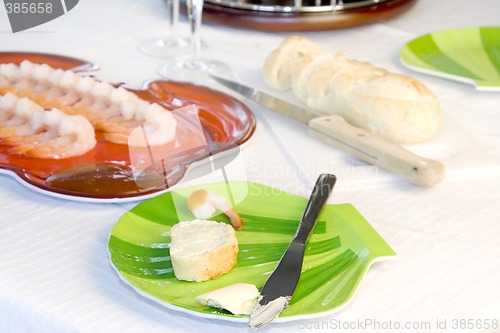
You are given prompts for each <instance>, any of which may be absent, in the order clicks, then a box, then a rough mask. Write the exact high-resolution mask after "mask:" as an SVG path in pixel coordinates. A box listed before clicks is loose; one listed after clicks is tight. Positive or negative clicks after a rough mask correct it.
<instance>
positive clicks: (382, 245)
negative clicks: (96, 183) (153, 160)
mask: <svg viewBox="0 0 500 333" xmlns="http://www.w3.org/2000/svg"><path fill="white" fill-rule="evenodd" d="M230 184H231V185H235V186H245V185H246V186H247V188H248V187H250V186H258V187H260V188H261V189H264V190H269V191H270V192H269V193H273V195H274V194H276V193H278V195H277V196H278V197H281V196H285V197H287V196H288V197H290V198H292V199H293V200H299V201H302V202H303V203H304V207H305V203H306V202H307V199H306V198H303V197H300V196H298V195H294V194H291V193H289V192H286V191H282V190H279V189H276V188H273V187H269V186H266V185H263V184H259V183H255V182H243V181H241V182H231V183H230ZM238 184H239V185H238ZM214 186H215V187H217V186H225V184H224V183H213V184H204V185H195V186H191V187H187V188H183V189H181V190H178V191H170V192H167V193H163V194H160V195H159V196H157V197H155V198H152V199H149V200H146V201H143V202H141V203H139V204H138V205H136V206H135V207H133V208H132V209H131V210H129V211H128V212H126V213H125V214H123V215H122V216H121V217H120V219H119V220H118V221H117V223H116V224H115V225H114V226H113V228H112V229H111V230H110V233H109V237H108V243H107V253H108V259H109V262H110V264H111V266H112V267H113V269H114V271H115V272H116V273H117V275H118V277H119V278H120V279H121V280H122V281H123V282H124V283H125V284H126V285H128V286H129V287H131V288H132V289H133V290H134V291H135V292H137V293H138V294H140V295H142V296H143V297H145V298H147V299H149V300H152V301H154V302H156V303H159V304H160V305H163V306H164V307H166V308H167V309H171V310H176V311H179V312H183V313H188V314H191V315H193V316H196V317H200V318H210V319H220V320H225V321H232V322H248V316H244V315H239V316H236V315H230V314H227V313H226V314H224V313H219V312H218V311H212V312H210V313H209V312H200V311H196V310H193V309H191V308H189V307H183V306H179V305H174V304H172V303H170V302H168V301H164V300H162V299H159V298H158V297H156V296H155V295H152V294H150V293H148V292H147V291H145V290H143V289H141V288H139V287H137V286H136V285H134V283H133V282H132V281H130V280H129V279H128V276H127V274H126V273H123V272H122V271H121V270H120V269H119V268H118V267H117V266H116V265H115V263H114V262H113V254H112V250H111V239H112V238H113V237H115V236H114V234H113V231H114V230H115V228H116V227H117V226H118V225H119V224H120V223H122V221H123V219H124V218H125V217H126V216H128V214H134V213H133V212H134V211H135V210H138V209H142V208H143V207H144V206H145V205H148V204H150V203H151V201H152V200H159V198H161V197H164V196H169V195H176V194H180V195H181V196H182V195H183V193H184V196H185V195H186V194H187V193H190V192H191V191H193V190H195V189H198V188H209V189H212V188H213V187H214ZM250 197H251V196H250ZM292 199H290V200H292ZM138 207H139V208H138ZM236 207H237V208H238V207H239V206H238V205H237V206H236ZM237 210H238V209H237ZM335 210H340V211H341V210H351V211H352V212H354V213H355V214H357V220H356V224H355V225H349V227H350V228H351V229H353V230H355V232H356V236H358V237H359V236H360V234H358V233H366V237H367V238H368V239H369V242H370V245H366V243H363V245H364V246H365V247H364V248H363V250H365V249H368V246H372V247H373V248H371V249H369V252H370V255H369V259H368V260H366V261H363V262H361V264H362V267H361V269H360V273H359V274H358V275H357V280H355V281H354V283H353V287H352V288H351V289H350V290H349V294H348V297H347V298H346V299H345V300H343V301H342V303H341V304H338V305H337V306H335V307H333V308H331V309H328V310H325V311H320V312H314V313H307V314H293V315H288V316H282V317H278V318H277V319H276V320H275V322H289V321H294V320H303V319H314V318H319V317H324V316H326V315H328V314H331V313H334V312H337V311H340V310H342V309H343V308H344V307H346V306H347V305H348V304H349V302H350V301H351V300H352V299H353V297H354V295H355V293H356V291H357V290H358V289H359V285H360V284H361V282H362V280H363V279H364V277H365V275H366V273H367V272H368V270H369V269H370V267H371V266H372V265H373V264H374V263H375V262H379V261H383V260H393V259H395V258H396V253H395V252H394V250H393V249H392V248H391V247H390V246H389V245H388V244H387V243H386V241H385V240H384V239H383V238H382V237H381V236H380V235H379V234H378V233H377V232H376V230H375V229H374V228H373V227H372V226H371V225H370V224H369V223H368V221H366V219H364V217H363V216H362V215H361V214H360V213H359V212H358V211H357V210H356V209H355V208H354V206H353V205H351V204H327V205H326V206H325V207H324V209H323V211H322V213H321V214H320V217H319V218H318V223H319V222H320V220H321V219H325V223H326V221H327V220H328V219H329V218H327V217H326V216H325V214H331V213H333V212H334V211H335ZM341 213H342V212H340V213H338V214H341ZM240 214H241V212H240ZM270 218H271V217H269V219H270ZM298 218H299V219H300V216H299V217H298ZM181 220H182V219H181ZM217 220H219V221H220V220H221V219H220V218H219V219H217ZM153 223H155V222H153ZM331 223H333V222H331ZM317 227H318V226H317ZM243 230H245V227H244V228H243ZM315 231H316V229H315V230H314V231H313V234H314V232H315ZM236 233H238V231H236ZM312 237H313V236H312ZM339 237H340V235H339ZM348 249H349V248H348ZM363 263H364V264H363ZM230 273H231V272H229V273H228V274H227V275H229V274H230ZM343 273H344V271H341V273H338V275H339V276H340V275H342V274H343ZM333 279H335V278H333ZM191 283H196V282H191ZM299 284H300V281H299ZM259 289H260V287H259ZM299 302H300V300H299V301H298V303H299ZM285 311H286V310H285Z"/></svg>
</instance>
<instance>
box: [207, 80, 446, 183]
mask: <svg viewBox="0 0 500 333" xmlns="http://www.w3.org/2000/svg"><path fill="white" fill-rule="evenodd" d="M212 77H213V78H214V80H216V81H217V82H219V83H220V84H222V85H224V86H225V87H227V88H229V89H231V90H233V91H235V92H237V93H238V94H240V95H242V96H244V97H246V98H248V99H250V100H252V101H255V102H257V103H258V104H260V105H262V106H265V107H266V108H268V109H271V110H273V111H276V112H278V113H281V114H283V115H285V116H287V117H289V118H292V119H294V120H296V121H298V122H300V123H302V124H304V125H306V126H308V128H309V134H310V135H311V136H312V137H314V138H316V139H319V140H321V141H323V142H325V143H327V144H329V145H331V146H333V147H335V148H337V149H340V150H342V151H345V152H347V153H349V154H350V155H352V156H354V157H356V158H357V159H359V160H361V161H363V162H366V163H368V164H372V165H375V166H377V167H380V168H381V169H384V170H386V171H388V172H391V173H393V174H395V175H398V176H400V177H402V178H404V179H405V180H407V181H408V182H410V183H412V184H414V185H417V186H420V187H431V186H434V185H436V184H437V183H439V182H440V181H441V180H442V179H443V178H444V175H445V167H444V165H443V164H442V163H440V162H439V161H435V160H432V159H428V158H424V157H422V156H418V155H416V154H414V153H412V152H410V151H409V150H407V149H405V148H404V147H402V146H401V145H398V144H396V143H393V142H391V141H389V140H387V139H385V138H382V137H380V136H378V135H375V134H372V133H370V132H369V131H367V130H364V129H362V128H359V127H356V126H353V125H351V124H349V123H348V122H346V121H345V120H344V118H342V117H341V116H338V115H324V114H320V113H318V112H315V111H312V110H309V109H305V108H303V107H300V106H298V105H295V104H292V103H290V102H287V101H285V100H283V99H280V98H277V97H275V96H272V95H270V94H267V93H265V92H263V91H259V90H257V89H254V88H251V87H248V86H245V85H243V84H240V83H238V82H234V81H231V80H227V79H225V78H222V77H218V76H214V75H212Z"/></svg>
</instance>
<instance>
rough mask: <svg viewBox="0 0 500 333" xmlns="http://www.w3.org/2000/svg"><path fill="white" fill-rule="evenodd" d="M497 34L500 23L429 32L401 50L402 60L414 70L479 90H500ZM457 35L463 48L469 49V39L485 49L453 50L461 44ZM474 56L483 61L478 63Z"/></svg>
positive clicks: (499, 32)
mask: <svg viewBox="0 0 500 333" xmlns="http://www.w3.org/2000/svg"><path fill="white" fill-rule="evenodd" d="M498 36H500V26H471V27H461V28H451V29H444V30H439V31H434V32H430V33H427V34H424V35H420V36H418V37H416V38H414V39H413V40H411V41H409V42H408V43H406V44H405V45H404V46H403V47H402V48H401V49H400V52H399V56H400V62H401V63H402V65H403V66H405V67H407V68H409V69H411V70H413V71H415V72H419V73H423V74H427V75H431V76H436V77H440V78H444V79H448V80H452V81H457V82H461V83H465V84H469V85H472V86H474V87H475V88H476V90H477V91H493V92H495V91H500V37H498ZM458 37H461V39H460V43H461V44H460V48H466V47H467V42H470V43H472V44H475V45H476V46H477V45H479V44H481V45H482V46H483V48H482V49H481V50H480V51H476V52H474V51H473V52H454V51H453V48H454V44H455V43H458V41H456V42H455V41H454V38H458ZM444 38H446V40H444ZM484 43H486V44H487V47H485V44H484ZM491 45H493V47H491ZM469 49H470V48H469ZM472 49H473V50H478V49H480V48H479V47H473V48H472ZM437 54H439V57H438V56H437ZM471 57H472V58H476V59H480V60H481V61H480V62H479V63H478V62H477V61H474V59H472V58H471ZM478 64H479V65H478ZM485 76H488V77H487V78H485Z"/></svg>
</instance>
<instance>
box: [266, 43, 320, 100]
mask: <svg viewBox="0 0 500 333" xmlns="http://www.w3.org/2000/svg"><path fill="white" fill-rule="evenodd" d="M319 52H321V49H320V48H319V47H318V46H317V45H316V44H315V43H313V42H312V41H310V40H309V39H307V38H305V37H301V36H290V37H288V38H286V39H285V40H284V41H283V42H282V43H281V44H280V46H279V47H278V48H277V49H276V50H274V51H273V52H272V53H271V54H270V55H269V56H268V57H267V59H266V61H265V63H264V70H263V73H264V81H265V82H266V84H267V85H269V86H270V87H272V88H274V89H278V90H286V89H288V88H290V86H291V85H292V75H293V70H294V69H295V68H297V64H298V63H299V62H300V60H301V59H302V58H303V57H304V56H306V55H308V54H314V53H319Z"/></svg>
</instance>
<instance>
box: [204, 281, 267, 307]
mask: <svg viewBox="0 0 500 333" xmlns="http://www.w3.org/2000/svg"><path fill="white" fill-rule="evenodd" d="M259 296H260V293H259V291H258V290H257V287H255V286H254V285H253V284H248V283H235V284H232V285H229V286H227V287H224V288H220V289H216V290H213V291H211V292H208V293H206V294H203V295H200V296H197V297H196V300H197V301H198V302H199V303H200V304H202V305H207V306H211V307H213V308H218V309H225V310H227V311H229V312H231V313H232V314H243V315H250V314H251V313H252V311H253V309H254V307H255V304H257V299H258V298H259Z"/></svg>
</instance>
